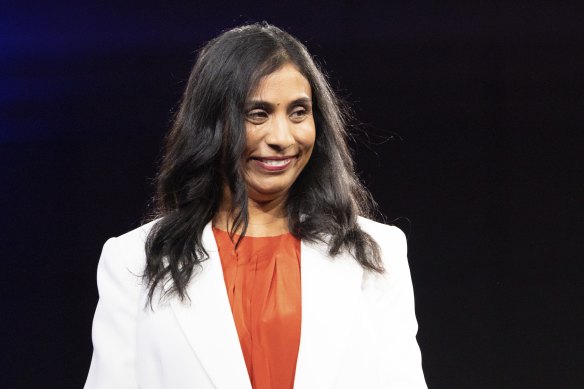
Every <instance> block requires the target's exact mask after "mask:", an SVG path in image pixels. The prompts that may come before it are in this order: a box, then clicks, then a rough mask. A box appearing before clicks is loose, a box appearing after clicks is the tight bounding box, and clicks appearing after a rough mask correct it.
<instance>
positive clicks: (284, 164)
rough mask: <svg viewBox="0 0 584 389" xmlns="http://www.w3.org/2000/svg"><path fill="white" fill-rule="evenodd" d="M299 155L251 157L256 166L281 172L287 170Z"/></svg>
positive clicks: (269, 170)
mask: <svg viewBox="0 0 584 389" xmlns="http://www.w3.org/2000/svg"><path fill="white" fill-rule="evenodd" d="M297 157H298V156H297V155H291V156H273V157H251V159H252V160H253V162H254V163H255V165H256V166H258V167H259V168H260V169H262V170H265V171H268V172H280V171H283V170H286V169H287V168H288V167H289V166H290V165H292V162H293V161H294V160H295V159H296V158H297Z"/></svg>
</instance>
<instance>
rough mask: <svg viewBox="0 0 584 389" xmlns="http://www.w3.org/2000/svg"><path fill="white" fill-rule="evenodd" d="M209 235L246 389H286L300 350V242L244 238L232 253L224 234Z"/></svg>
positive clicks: (284, 237) (289, 387) (286, 238)
mask: <svg viewBox="0 0 584 389" xmlns="http://www.w3.org/2000/svg"><path fill="white" fill-rule="evenodd" d="M213 233H214V235H215V240H216V241H217V246H218V248H219V256H220V257H221V265H222V267H223V277H224V279H225V286H226V287H227V294H228V296H229V303H230V304H231V311H232V312H233V319H234V321H235V327H236V328H237V334H238V336H239V342H240V344H241V349H242V351H243V357H244V359H245V364H246V366H247V371H248V373H249V378H250V380H251V385H252V388H254V389H274V388H278V389H280V388H283V389H292V388H293V386H294V374H295V372H296V359H297V357H298V347H299V345H300V321H301V291H300V241H299V240H298V239H296V238H294V237H293V236H292V234H290V233H286V234H283V235H279V236H270V237H249V236H245V237H244V238H243V239H242V241H241V243H240V244H239V246H238V247H237V250H234V243H233V242H232V241H231V239H230V238H229V234H228V233H227V232H225V231H222V230H219V229H217V228H213ZM238 238H239V236H237V235H235V236H234V237H233V239H234V241H235V242H237V239H238Z"/></svg>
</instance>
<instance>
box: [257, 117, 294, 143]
mask: <svg viewBox="0 0 584 389" xmlns="http://www.w3.org/2000/svg"><path fill="white" fill-rule="evenodd" d="M264 139H265V141H266V143H267V144H268V146H270V147H271V148H273V149H275V150H285V149H287V148H288V147H290V146H292V145H293V144H294V136H293V134H292V124H291V123H290V122H289V120H288V116H287V115H278V116H275V117H274V118H273V120H272V123H271V125H270V127H269V129H268V132H267V134H266V136H265V138H264Z"/></svg>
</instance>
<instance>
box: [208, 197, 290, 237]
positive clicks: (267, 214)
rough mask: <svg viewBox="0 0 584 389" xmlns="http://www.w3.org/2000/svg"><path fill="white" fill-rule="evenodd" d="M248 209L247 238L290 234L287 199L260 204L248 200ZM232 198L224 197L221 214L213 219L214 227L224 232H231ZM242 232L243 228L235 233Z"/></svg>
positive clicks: (277, 199)
mask: <svg viewBox="0 0 584 389" xmlns="http://www.w3.org/2000/svg"><path fill="white" fill-rule="evenodd" d="M247 209H248V215H249V223H248V226H247V231H246V233H245V234H246V235H247V236H256V237H260V236H275V235H281V234H284V233H286V232H288V216H287V214H286V198H285V197H282V198H276V199H273V200H270V201H262V202H258V201H255V200H253V199H250V198H248V202H247ZM230 211H231V198H230V196H224V201H223V203H222V205H221V207H220V209H219V212H217V214H216V215H215V217H214V218H213V226H214V227H215V228H219V229H221V230H224V231H231V228H232V226H233V219H232V217H231V212H230ZM235 232H236V233H237V234H240V233H241V232H242V230H241V228H239V229H237V230H236V231H235Z"/></svg>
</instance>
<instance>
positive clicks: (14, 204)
mask: <svg viewBox="0 0 584 389" xmlns="http://www.w3.org/2000/svg"><path fill="white" fill-rule="evenodd" d="M566 4H567V3H564V2H562V3H561V4H558V3H551V2H548V3H536V4H533V3H532V4H530V5H529V6H528V5H527V4H525V5H520V4H518V3H514V5H509V4H505V3H504V2H501V4H498V5H497V4H489V5H487V4H482V5H479V4H475V3H474V2H472V3H469V4H466V5H463V6H461V5H456V6H455V5H442V6H438V5H429V4H425V3H421V2H414V3H412V2H407V3H406V2H404V3H402V4H393V5H384V6H374V5H366V4H364V2H355V1H349V2H343V3H339V2H330V3H329V4H326V3H319V5H315V4H311V3H309V4H300V3H294V4H287V5H281V4H278V5H264V6H261V7H259V6H254V7H245V6H243V5H241V4H240V3H239V2H216V3H213V4H202V3H194V2H193V3H191V2H185V3H180V2H171V3H169V4H167V5H161V4H159V5H146V4H139V5H129V4H121V5H120V4H113V3H112V4H110V5H108V4H103V3H100V4H98V3H97V2H95V3H94V4H93V5H74V6H71V5H69V4H65V3H63V2H62V3H59V2H56V3H55V2H53V5H51V6H43V7H38V6H34V5H32V4H26V3H21V5H19V6H13V7H11V8H5V7H2V9H0V44H1V47H2V52H1V54H0V55H1V57H0V164H1V166H2V168H1V176H0V178H1V182H2V190H0V205H1V206H2V212H3V221H2V223H0V249H1V252H2V265H3V268H4V272H3V275H4V277H3V278H4V279H3V281H2V283H1V286H0V288H1V290H2V293H1V296H2V308H3V313H4V316H5V318H4V319H3V320H2V323H3V324H2V337H3V339H2V345H3V353H2V360H1V362H2V366H3V371H2V374H1V375H0V377H1V378H0V385H1V386H2V387H18V388H21V387H42V386H46V385H49V386H51V387H60V388H79V387H81V386H82V385H83V382H84V380H85V377H86V374H87V369H88V367H89V362H90V358H91V350H92V347H91V339H90V331H91V321H92V317H93V312H94V309H95V304H96V302H97V290H96V286H95V270H96V266H97V260H98V258H99V253H100V250H101V246H102V245H103V243H104V242H105V240H106V239H107V238H108V237H110V236H114V235H119V234H121V233H123V232H125V231H127V230H129V229H132V228H134V227H137V226H139V225H140V223H141V220H142V218H143V216H144V215H145V211H146V209H147V207H148V204H149V198H150V195H151V193H152V186H151V179H152V178H153V177H154V175H155V172H156V163H157V158H158V155H159V149H160V145H161V141H162V137H163V134H164V131H165V130H166V128H167V127H168V122H169V118H170V115H171V111H172V109H173V107H174V106H175V104H176V102H177V101H178V99H179V97H180V94H181V92H182V88H183V87H184V85H185V81H186V78H187V75H188V72H189V70H190V66H191V64H192V62H193V61H194V55H193V52H194V51H195V50H196V49H197V48H198V47H200V46H201V45H202V44H203V43H204V42H205V41H206V40H208V39H210V38H211V37H213V36H215V35H217V34H218V33H219V32H220V31H221V30H223V29H224V28H228V27H231V26H235V25H237V24H240V23H243V22H246V21H261V20H264V19H265V20H267V21H269V22H271V23H273V24H276V25H278V26H280V27H282V28H284V29H287V30H288V31H289V32H291V33H292V34H294V35H296V36H297V37H299V38H301V40H302V41H304V42H305V43H306V44H307V45H308V47H309V49H310V51H311V52H312V53H313V54H315V55H316V56H317V58H318V60H319V61H320V62H321V63H323V64H324V67H325V69H327V70H328V71H329V73H330V75H331V79H332V80H333V85H334V86H335V87H336V89H337V90H338V91H339V92H340V93H341V95H343V96H344V97H345V98H346V99H347V100H349V101H350V102H351V103H352V104H353V106H354V107H355V111H356V115H357V118H358V119H359V120H360V121H361V122H362V123H361V124H360V125H359V126H358V127H359V128H358V129H356V131H355V134H354V141H353V148H354V150H355V155H356V157H357V160H358V169H359V172H360V175H361V177H362V178H363V180H364V181H365V182H366V183H367V185H368V186H369V187H370V188H371V190H372V192H373V194H374V197H375V198H376V199H377V201H378V202H379V205H380V208H381V211H382V212H383V214H384V215H385V216H386V219H387V220H393V219H395V218H398V217H405V218H408V219H409V220H410V222H411V223H410V224H409V225H407V224H408V223H405V225H407V229H409V230H410V232H409V257H410V266H411V269H412V276H413V280H414V285H415V291H416V298H417V300H416V301H417V307H416V308H417V315H418V319H419V322H420V332H419V336H418V338H419V342H420V345H421V348H422V352H423V357H424V368H425V373H426V378H427V381H428V384H429V386H430V387H431V388H436V389H439V388H445V389H452V388H463V389H467V388H489V389H492V388H560V387H561V388H577V387H578V388H579V387H581V385H582V382H584V374H583V373H582V369H581V366H580V364H579V363H577V361H579V360H580V359H581V352H582V350H583V349H584V347H583V346H584V345H583V344H582V343H583V342H582V337H581V336H580V331H578V330H579V327H580V325H581V323H582V319H584V315H583V309H582V304H581V301H582V297H584V296H583V293H582V292H583V288H582V281H581V280H580V278H581V277H580V275H581V274H582V270H583V268H582V265H581V260H582V259H583V258H582V253H583V250H582V249H583V247H582V238H581V235H582V232H584V226H583V217H582V210H581V208H582V199H583V198H584V197H583V193H582V189H583V188H582V173H583V172H582V170H583V166H584V163H583V161H582V156H581V154H582V142H581V141H582V135H581V133H582V113H581V112H582V108H583V106H584V105H583V103H584V81H583V80H584V78H582V77H581V70H582V68H583V67H584V51H583V50H582V47H583V45H584V27H582V22H581V17H579V16H580V15H581V12H578V11H582V10H581V9H580V10H577V9H576V7H573V6H567V5H566ZM579 75H580V76H579ZM401 220H402V221H403V220H404V219H401ZM399 223H400V225H401V224H404V223H403V222H399Z"/></svg>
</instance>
